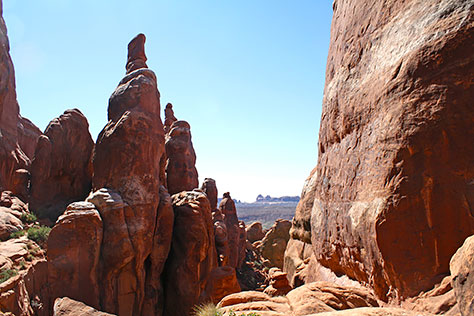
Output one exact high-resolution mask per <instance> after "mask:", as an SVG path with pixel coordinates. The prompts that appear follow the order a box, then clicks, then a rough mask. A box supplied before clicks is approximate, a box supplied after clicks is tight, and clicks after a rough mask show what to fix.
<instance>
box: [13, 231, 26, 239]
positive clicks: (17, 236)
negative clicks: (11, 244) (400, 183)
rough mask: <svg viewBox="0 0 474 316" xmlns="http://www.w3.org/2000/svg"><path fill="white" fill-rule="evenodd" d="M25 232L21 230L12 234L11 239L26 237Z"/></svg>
mask: <svg viewBox="0 0 474 316" xmlns="http://www.w3.org/2000/svg"><path fill="white" fill-rule="evenodd" d="M25 233H26V232H25V231H24V230H19V231H16V232H14V233H11V234H10V239H12V238H20V237H21V236H24V235H25Z"/></svg>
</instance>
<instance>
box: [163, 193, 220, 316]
mask: <svg viewBox="0 0 474 316" xmlns="http://www.w3.org/2000/svg"><path fill="white" fill-rule="evenodd" d="M171 198H172V203H173V209H174V225H173V240H172V243H171V250H170V253H169V256H168V260H167V261H166V266H165V272H164V274H163V275H164V278H165V279H164V282H165V293H166V296H165V313H164V314H166V315H170V316H173V315H177V316H178V315H179V316H181V315H189V313H190V312H191V310H192V308H193V307H194V306H195V305H197V304H200V303H204V302H205V301H206V299H208V298H206V297H204V295H203V292H204V290H205V287H206V282H207V280H208V279H209V277H210V275H211V272H212V270H213V269H214V268H216V267H217V254H216V248H215V245H214V229H213V222H212V215H211V208H210V204H209V200H208V199H207V196H206V194H204V193H203V192H201V191H184V192H181V193H178V194H175V195H173V196H172V197H171Z"/></svg>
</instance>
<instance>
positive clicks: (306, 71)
mask: <svg viewBox="0 0 474 316" xmlns="http://www.w3.org/2000/svg"><path fill="white" fill-rule="evenodd" d="M3 2H4V3H3V6H4V18H5V21H6V24H7V28H8V35H9V39H10V46H11V55H12V58H13V63H14V65H15V73H16V87H17V95H18V102H19V104H20V111H21V114H22V115H23V116H25V117H27V118H29V119H31V120H32V121H33V122H34V123H35V124H36V125H37V126H38V127H39V128H40V129H41V130H44V129H45V127H46V126H47V124H48V122H49V121H50V120H51V119H53V118H54V117H57V116H59V115H60V114H61V113H62V112H63V111H64V110H66V109H68V108H74V107H75V108H79V109H80V110H81V111H82V112H83V113H84V114H85V116H86V117H87V119H88V120H89V125H90V131H91V134H92V137H93V138H94V140H95V139H96V138H97V135H98V133H99V132H100V130H101V129H102V128H103V126H104V125H105V124H106V120H107V104H108V98H109V96H110V95H111V93H112V92H113V90H114V89H115V87H116V86H117V84H118V82H119V81H120V79H121V78H122V77H123V75H124V73H125V62H126V57H127V50H126V48H127V44H128V42H129V41H130V40H131V39H132V38H133V37H134V36H135V35H136V34H138V33H144V34H145V35H146V36H147V42H146V47H145V48H146V53H147V56H148V67H149V68H151V69H152V70H154V71H155V73H156V74H157V78H158V89H159V90H160V93H161V104H162V111H163V108H164V106H165V105H166V103H168V102H171V103H173V106H174V110H175V115H176V117H177V118H178V119H182V120H186V121H188V122H189V123H190V125H191V132H192V137H193V139H192V140H193V144H194V148H195V151H196V155H197V163H196V166H197V169H198V172H199V176H200V180H201V181H202V179H204V177H212V178H214V179H215V180H216V181H217V186H218V189H219V195H221V194H222V193H223V192H225V191H230V192H231V195H232V197H234V198H237V199H241V200H244V201H254V200H255V197H256V196H257V195H258V194H259V193H261V194H263V195H267V194H269V195H272V196H281V195H299V194H300V192H301V188H302V186H303V182H304V180H305V179H306V177H307V176H308V175H309V173H310V171H311V169H312V168H313V167H314V166H315V165H316V162H317V140H318V136H317V135H318V128H319V121H320V117H321V101H322V95H323V88H324V75H325V67H326V58H327V50H328V45H329V31H330V22H331V17H332V1H330V0H295V1H289V0H239V1H232V0H200V1H196V0H138V1H137V0H136V1H130V0H127V1H123V0H100V1H97V0H81V1H77V0H3ZM162 118H163V116H162Z"/></svg>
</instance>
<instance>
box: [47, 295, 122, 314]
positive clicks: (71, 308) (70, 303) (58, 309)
mask: <svg viewBox="0 0 474 316" xmlns="http://www.w3.org/2000/svg"><path fill="white" fill-rule="evenodd" d="M76 315H81V316H114V315H113V314H109V313H104V312H100V311H98V310H96V309H95V308H92V307H90V306H87V305H86V304H84V303H82V302H79V301H76V300H73V299H70V298H69V297H61V298H57V299H56V300H55V301H54V311H53V316H76Z"/></svg>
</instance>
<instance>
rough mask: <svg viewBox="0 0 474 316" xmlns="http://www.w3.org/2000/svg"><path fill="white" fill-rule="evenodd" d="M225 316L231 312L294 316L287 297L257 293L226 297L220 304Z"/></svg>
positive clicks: (242, 293)
mask: <svg viewBox="0 0 474 316" xmlns="http://www.w3.org/2000/svg"><path fill="white" fill-rule="evenodd" d="M217 306H218V307H219V308H221V309H222V310H223V311H224V315H227V316H228V315H230V312H231V311H233V312H236V313H237V315H240V314H242V313H245V314H248V313H257V314H258V315H260V316H273V315H274V316H283V315H292V312H291V306H290V304H289V301H288V299H287V298H286V297H271V296H270V295H268V294H265V293H262V292H257V291H245V292H240V293H235V294H231V295H228V296H226V297H224V298H223V299H222V300H221V301H220V302H219V304H217Z"/></svg>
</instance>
